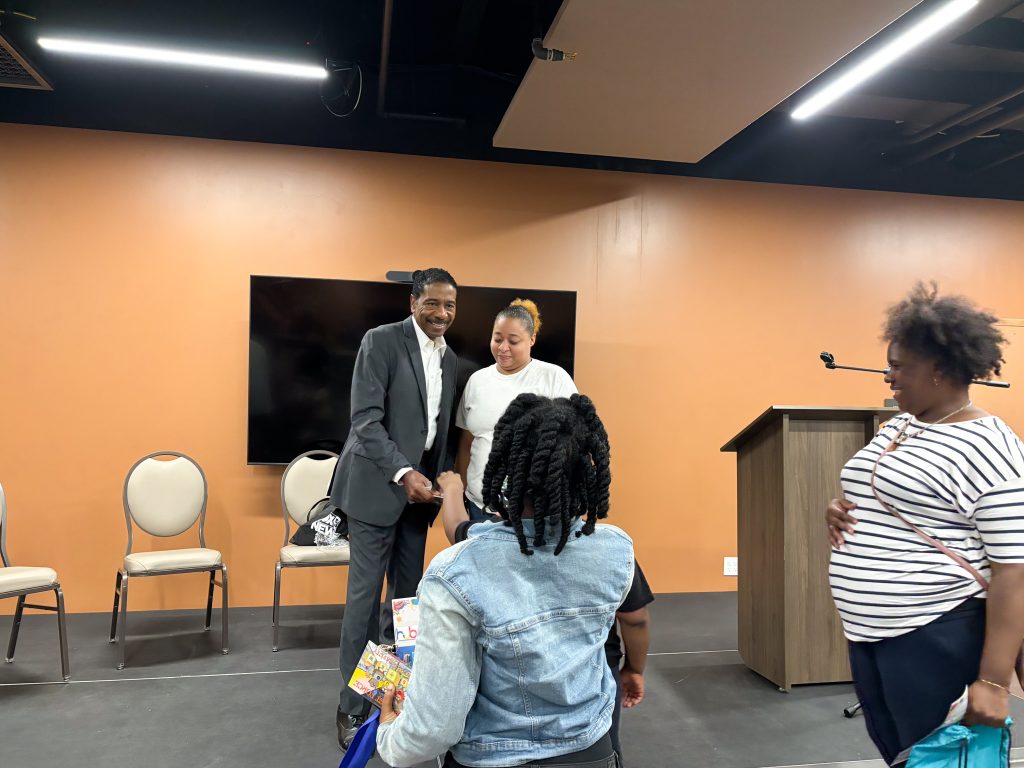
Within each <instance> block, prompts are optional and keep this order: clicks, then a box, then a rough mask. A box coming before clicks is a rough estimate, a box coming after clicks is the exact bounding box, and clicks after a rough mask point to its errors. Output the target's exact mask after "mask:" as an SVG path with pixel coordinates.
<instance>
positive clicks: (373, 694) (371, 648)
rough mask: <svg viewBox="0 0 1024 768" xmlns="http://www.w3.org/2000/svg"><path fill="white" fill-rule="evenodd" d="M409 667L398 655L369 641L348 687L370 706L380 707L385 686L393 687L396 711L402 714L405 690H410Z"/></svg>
mask: <svg viewBox="0 0 1024 768" xmlns="http://www.w3.org/2000/svg"><path fill="white" fill-rule="evenodd" d="M409 673H410V669H409V665H408V664H405V663H403V662H402V661H401V660H400V659H399V658H398V657H397V656H395V655H394V654H391V653H389V652H388V651H387V650H385V648H384V647H383V646H380V645H377V644H376V643H374V642H372V641H371V642H368V643H367V644H366V648H365V650H364V651H363V655H362V657H361V658H360V659H359V663H358V664H357V665H356V668H355V671H353V672H352V679H351V680H349V681H348V687H349V688H351V689H352V690H353V691H355V692H356V693H358V694H360V695H361V696H365V697H366V698H367V699H369V700H370V702H371V703H373V704H375V705H377V706H378V707H379V706H380V703H381V701H382V700H383V699H384V690H385V688H387V686H388V685H393V686H395V711H396V712H401V711H402V704H404V703H405V690H406V688H408V687H409Z"/></svg>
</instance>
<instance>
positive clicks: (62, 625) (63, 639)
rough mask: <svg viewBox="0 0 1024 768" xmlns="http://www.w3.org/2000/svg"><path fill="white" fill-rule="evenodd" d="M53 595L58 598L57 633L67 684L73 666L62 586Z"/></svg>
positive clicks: (61, 670) (62, 669)
mask: <svg viewBox="0 0 1024 768" xmlns="http://www.w3.org/2000/svg"><path fill="white" fill-rule="evenodd" d="M53 594H55V595H56V596H57V632H58V633H59V634H60V672H61V674H62V675H63V676H64V682H65V683H66V682H67V681H68V680H70V679H71V664H70V662H69V661H68V624H67V617H66V616H65V615H64V592H63V591H62V590H61V588H60V585H59V584H58V585H57V588H56V589H55V590H53Z"/></svg>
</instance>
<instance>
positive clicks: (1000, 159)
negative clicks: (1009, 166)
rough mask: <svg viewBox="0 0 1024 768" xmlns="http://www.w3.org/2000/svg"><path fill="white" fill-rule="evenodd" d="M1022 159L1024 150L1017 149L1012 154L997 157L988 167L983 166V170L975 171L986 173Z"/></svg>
mask: <svg viewBox="0 0 1024 768" xmlns="http://www.w3.org/2000/svg"><path fill="white" fill-rule="evenodd" d="M1020 157H1024V149H1015V150H1014V151H1012V152H1010V153H1008V154H1005V155H1003V156H1002V157H997V158H996V159H995V160H993V161H992V162H991V163H988V164H986V165H983V166H981V168H979V169H978V170H977V171H975V173H983V172H984V171H990V170H992V169H993V168H995V167H996V166H997V165H1002V164H1003V163H1008V162H1010V161H1011V160H1016V159H1017V158H1020Z"/></svg>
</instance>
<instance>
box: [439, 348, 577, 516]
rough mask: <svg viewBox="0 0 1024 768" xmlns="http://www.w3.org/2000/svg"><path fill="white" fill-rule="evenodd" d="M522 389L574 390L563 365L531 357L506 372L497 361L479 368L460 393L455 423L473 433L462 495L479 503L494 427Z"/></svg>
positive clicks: (555, 393)
mask: <svg viewBox="0 0 1024 768" xmlns="http://www.w3.org/2000/svg"><path fill="white" fill-rule="evenodd" d="M524 392H529V393H531V394H534V395H541V396H542V397H569V396H570V395H574V394H576V392H577V389H576V385H575V384H574V383H573V381H572V377H571V376H570V375H569V374H568V373H566V372H565V370H564V369H562V368H560V367H559V366H557V365H553V364H552V363H545V362H543V361H542V360H531V361H530V362H529V363H528V364H527V366H526V367H525V368H523V370H521V371H518V372H516V373H513V374H510V375H506V374H503V373H500V372H499V371H498V366H497V365H491V366H488V367H487V368H481V369H480V370H479V371H477V372H476V373H474V374H473V375H472V376H470V377H469V381H467V382H466V389H465V391H463V393H462V402H461V403H459V412H458V414H457V415H456V417H455V425H456V426H457V427H459V428H460V429H464V430H466V431H467V432H470V433H471V434H472V435H473V445H472V447H471V448H470V449H469V468H468V469H467V471H466V481H467V486H468V487H467V488H466V496H467V497H468V498H469V500H470V501H472V502H473V503H474V504H476V505H477V506H478V507H483V505H484V502H483V482H484V467H486V466H487V457H488V456H490V454H491V442H492V440H493V439H494V427H495V425H496V424H497V423H498V419H500V418H501V416H502V414H503V413H505V409H506V408H508V406H509V403H511V402H512V401H513V400H515V399H516V398H517V397H518V396H519V395H521V394H523V393H524Z"/></svg>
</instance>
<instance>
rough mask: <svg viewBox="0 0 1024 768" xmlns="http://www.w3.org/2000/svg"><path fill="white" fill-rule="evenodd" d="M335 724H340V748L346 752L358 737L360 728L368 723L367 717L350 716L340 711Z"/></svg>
mask: <svg viewBox="0 0 1024 768" xmlns="http://www.w3.org/2000/svg"><path fill="white" fill-rule="evenodd" d="M335 722H336V723H337V724H338V746H339V747H340V748H341V751H342V752H344V751H346V750H347V749H348V746H349V744H351V743H352V739H354V738H355V737H356V731H358V730H359V726H361V725H362V724H363V723H365V722H366V715H350V714H348V713H346V712H342V711H341V710H340V709H339V710H338V715H337V718H336V719H335Z"/></svg>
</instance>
